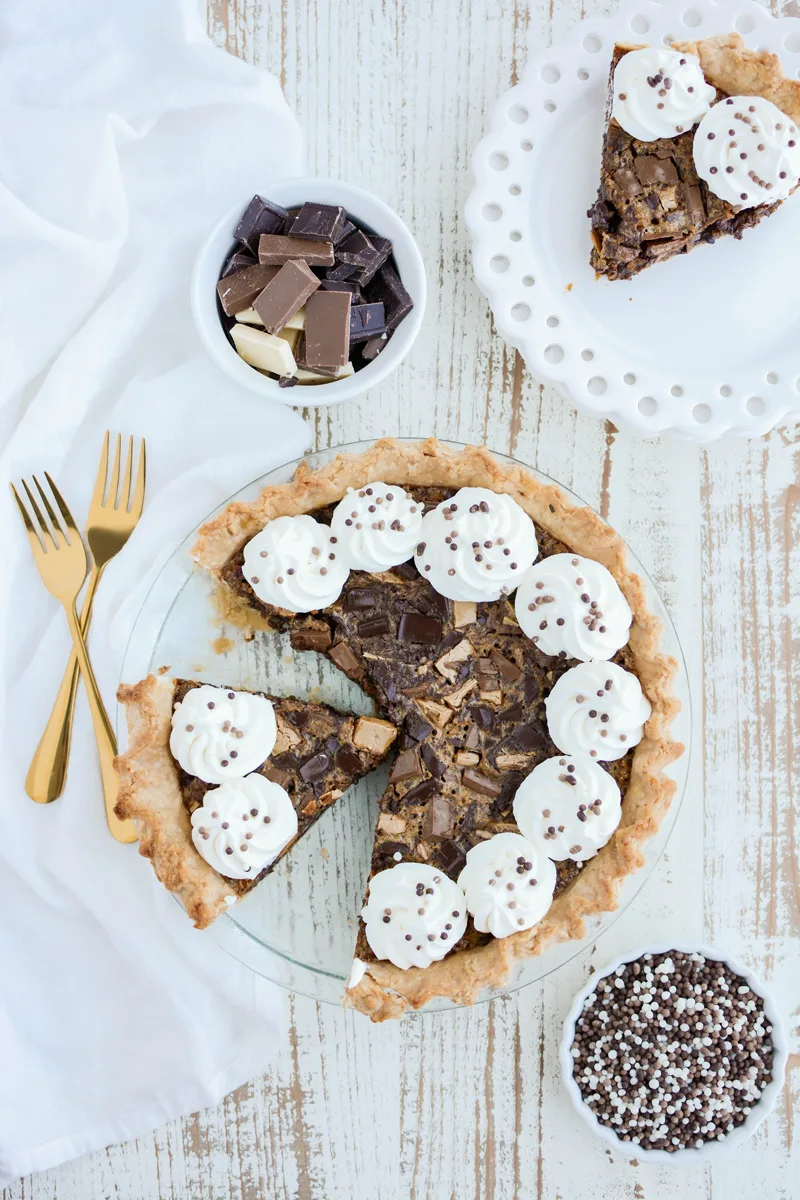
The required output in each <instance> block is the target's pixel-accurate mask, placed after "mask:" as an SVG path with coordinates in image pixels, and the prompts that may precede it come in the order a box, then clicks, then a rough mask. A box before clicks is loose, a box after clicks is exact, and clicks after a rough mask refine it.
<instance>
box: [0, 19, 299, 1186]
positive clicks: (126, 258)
mask: <svg viewBox="0 0 800 1200" xmlns="http://www.w3.org/2000/svg"><path fill="white" fill-rule="evenodd" d="M301 154H302V148H301V139H300V133H299V130H298V128H297V125H296V122H295V121H294V119H293V117H292V116H291V115H290V113H289V111H288V109H287V107H286V104H285V102H284V99H283V96H282V94H281V92H280V89H279V87H278V85H277V83H276V81H275V80H274V79H272V78H270V77H269V76H267V75H265V74H264V73H263V72H260V71H257V70H255V69H254V68H251V67H248V66H246V65H245V64H243V63H241V62H239V61H237V60H236V59H234V58H232V57H231V56H229V55H227V54H225V53H224V52H223V51H221V50H219V49H217V48H215V47H214V46H213V45H212V44H211V43H210V42H209V41H208V40H207V38H206V36H205V33H204V30H203V27H202V24H201V21H200V15H199V13H198V12H196V11H195V10H194V8H193V7H191V8H190V7H189V5H188V3H183V4H181V3H180V2H179V0H128V2H127V3H124V2H122V0H120V2H119V3H117V2H114V3H108V0H71V2H70V3H62V2H61V0H51V2H50V3H44V2H42V0H6V2H5V4H4V5H3V7H2V12H0V363H2V371H0V446H2V447H3V453H2V456H1V457H0V485H1V486H2V487H5V486H6V482H5V481H6V480H8V479H11V478H12V477H18V476H20V475H22V474H29V473H30V472H32V471H40V470H42V469H49V470H50V471H51V472H52V473H53V474H54V476H55V478H56V479H57V481H58V483H59V485H60V486H61V488H62V491H63V493H64V496H65V498H66V499H67V501H68V503H69V504H70V506H71V507H72V509H73V512H74V514H75V516H76V519H78V520H79V521H82V520H83V518H84V517H85V513H86V509H87V506H88V501H89V497H90V495H91V490H92V483H93V478H94V474H95V470H96V466H97V459H98V455H99V451H100V447H101V440H102V434H103V431H104V430H105V429H106V428H110V429H112V430H121V431H122V432H123V433H134V434H139V435H142V434H143V435H145V436H146V437H147V443H148V468H149V470H148V492H147V503H146V508H145V513H144V516H143V518H142V521H141V523H140V525H139V527H138V528H137V530H136V532H135V534H134V536H133V538H132V539H131V541H130V543H129V545H128V546H127V548H126V549H125V550H124V551H123V553H122V554H121V555H120V556H119V558H118V559H116V560H115V561H114V562H113V563H112V564H111V566H110V567H109V569H108V571H107V573H106V576H105V578H104V580H103V582H102V584H101V587H100V592H99V595H98V601H97V605H96V608H95V619H94V624H93V628H92V634H91V639H90V648H91V652H92V657H93V661H94V664H95V666H96V668H97V672H98V676H99V680H100V685H101V688H102V690H103V693H104V696H105V700H106V704H107V705H108V707H109V709H110V710H111V712H112V716H113V708H114V690H115V688H116V685H117V683H118V680H119V668H120V663H121V656H122V650H123V648H124V646H125V642H126V639H127V635H128V632H129V630H130V627H131V624H132V621H133V619H134V617H135V615H136V612H137V611H138V608H139V606H140V604H141V602H142V599H143V596H144V594H145V592H146V590H147V588H148V586H149V584H150V582H151V581H152V578H153V575H154V572H155V571H156V570H157V568H158V566H159V565H160V563H161V562H163V561H164V559H165V557H166V556H168V554H169V550H170V549H171V548H172V547H174V546H175V545H176V544H177V543H178V542H179V541H180V540H181V539H182V537H183V536H185V534H186V533H187V532H189V530H190V529H191V528H192V527H193V526H194V525H195V524H196V522H197V521H198V520H199V519H201V518H202V517H203V516H204V515H205V514H206V513H207V512H208V511H209V510H210V509H211V508H213V507H214V505H215V504H217V503H219V502H220V501H221V500H223V499H224V498H225V497H226V496H228V495H230V494H231V492H233V491H234V490H236V489H237V488H238V487H239V486H241V485H242V484H244V483H246V482H248V481H249V480H250V479H252V478H254V477H256V476H257V475H260V474H261V473H262V472H264V471H265V470H267V469H269V468H270V467H271V466H275V465H277V464H278V463H279V462H285V461H287V460H288V459H290V458H293V457H295V456H296V455H298V454H300V453H302V451H303V450H304V449H305V448H306V446H307V444H308V441H309V436H308V431H307V428H306V426H305V425H304V424H303V422H302V421H301V419H300V418H299V416H298V415H296V414H295V413H293V412H291V411H290V410H288V409H285V408H283V407H281V406H277V405H275V406H273V405H270V404H267V403H265V402H264V401H262V400H261V399H260V398H258V397H257V396H256V395H255V394H252V395H251V394H249V393H245V392H244V391H242V390H240V389H239V388H237V386H236V385H235V384H233V383H231V382H230V381H229V380H228V379H227V377H226V376H224V375H223V374H222V373H220V372H219V371H218V369H217V368H216V367H215V366H214V365H213V364H212V363H211V361H210V360H209V359H208V358H207V357H206V356H205V353H204V351H203V348H202V346H201V344H200V341H199V339H198V337H197V335H196V333H195V331H194V328H193V325H192V321H191V315H190V311H189V301H188V294H189V276H190V271H191V266H192V262H193V257H194V255H195V253H196V251H197V248H198V246H199V244H200V243H201V241H202V239H203V238H204V236H205V235H206V233H207V232H208V230H209V229H210V228H211V226H212V225H213V223H214V222H215V221H216V220H217V219H218V218H219V216H220V215H221V214H222V213H224V212H225V211H226V210H227V209H228V208H229V207H231V206H232V205H233V204H235V203H236V202H237V201H241V202H242V205H243V206H244V204H245V203H246V202H247V201H248V200H249V198H250V196H251V195H252V194H253V192H255V191H264V190H265V189H266V190H268V185H269V181H270V180H271V179H275V178H277V177H281V176H286V175H291V174H296V173H297V172H298V169H299V167H300V165H301ZM0 521H1V522H2V535H3V536H2V554H3V559H4V569H3V571H2V573H0V575H1V577H0V628H2V631H3V633H2V643H3V660H2V671H3V674H2V688H3V691H2V696H3V701H2V703H3V713H2V725H1V728H2V739H3V740H2V745H3V750H2V753H3V766H4V771H3V783H4V787H3V794H2V796H1V797H0V1001H1V1003H0V1185H2V1184H3V1183H5V1182H8V1181H9V1180H10V1179H13V1178H15V1177H16V1176H18V1175H21V1174H25V1173H27V1172H30V1171H37V1170H42V1169H44V1168H46V1167H49V1166H52V1165H54V1164H56V1163H58V1162H61V1161H63V1160H65V1159H67V1158H70V1157H72V1156H75V1155H78V1154H81V1153H83V1152H85V1151H88V1150H91V1149H93V1148H95V1147H99V1146H103V1145H105V1144H107V1143H109V1142H113V1141H119V1140H121V1139H125V1138H130V1137H133V1136H135V1135H137V1134H140V1133H143V1132H145V1131H147V1130H149V1129H151V1128H153V1127H154V1126H156V1125H158V1124H159V1123H161V1122H162V1121H165V1120H167V1119H168V1118H170V1117H173V1116H175V1115H177V1114H179V1113H183V1112H191V1111H193V1110H195V1109H197V1108H200V1107H202V1106H204V1105H207V1104H213V1103H216V1102H217V1101H218V1100H219V1099H220V1097H222V1096H223V1095H224V1094H225V1093H227V1092H228V1091H230V1090H231V1089H232V1088H234V1087H236V1086H238V1085H239V1084H241V1083H242V1082H244V1081H245V1080H247V1079H249V1078H251V1077H252V1076H253V1075H254V1074H256V1073H258V1072H260V1071H262V1070H263V1069H264V1067H265V1065H266V1064H267V1062H268V1061H269V1057H270V1054H271V1052H272V1050H273V1049H274V1047H275V1045H276V1042H277V1039H278V1036H279V1031H280V1026H281V1002H280V994H279V992H278V990H277V989H275V988H273V987H272V986H271V985H269V984H267V983H265V982H264V981H262V980H259V979H257V978H256V977H255V976H253V975H252V974H251V973H250V972H249V971H248V970H247V969H246V968H244V967H242V966H240V965H238V964H237V963H236V962H234V961H233V960H232V959H231V958H229V957H228V956H227V955H226V954H225V953H224V952H223V951H222V950H221V949H219V948H218V947H217V946H215V945H214V944H213V943H212V942H211V941H209V939H208V938H207V937H205V936H203V935H201V934H198V933H197V932H196V931H194V930H193V929H192V927H191V925H190V923H189V921H188V920H187V919H186V917H185V916H184V915H183V913H182V912H181V911H180V909H179V907H178V905H176V904H175V902H174V901H173V899H172V898H171V897H170V896H169V895H168V894H167V893H166V892H165V891H164V890H163V889H162V888H161V886H160V884H158V883H157V882H156V880H155V877H154V875H153V872H152V870H151V868H150V866H149V864H148V863H146V862H145V861H144V860H143V859H141V858H140V857H139V855H138V853H137V851H136V848H135V847H132V846H121V845H118V844H117V843H116V842H114V841H113V840H112V839H111V837H110V836H109V834H108V832H107V830H106V827H105V817H104V812H103V804H102V797H101V790H100V786H99V777H98V772H97V766H96V756H95V748H94V744H93V740H92V734H91V725H90V721H89V716H88V710H87V707H86V703H85V697H84V694H83V690H82V689H81V693H80V696H79V701H78V708H77V712H76V721H75V735H74V740H73V751H72V761H71V765H70V771H69V779H68V784H67V788H66V791H65V793H64V795H63V797H62V798H61V799H60V800H58V801H56V802H55V803H54V804H52V805H48V806H39V805H36V804H34V803H32V802H31V801H30V800H29V799H28V798H27V797H26V795H25V792H24V790H23V780H24V777H25V773H26V770H27V766H28V763H29V761H30V757H31V754H32V753H33V750H34V748H35V746H36V744H37V742H38V739H39V736H40V734H41V731H42V728H43V726H44V722H45V720H46V717H47V714H48V712H49V709H50V705H51V703H52V701H53V698H54V697H55V693H56V690H57V687H58V684H59V681H60V679H61V674H62V671H63V668H64V665H65V662H66V659H67V653H68V648H69V640H68V633H67V629H66V624H65V621H64V617H63V614H62V612H61V610H60V608H59V607H58V606H57V604H56V602H55V601H54V600H52V599H51V598H50V596H49V595H48V594H47V593H46V592H45V591H44V588H43V587H42V586H41V584H40V582H39V579H38V576H37V573H36V570H35V568H34V565H33V561H32V557H31V554H30V550H29V547H28V544H27V540H26V538H25V536H24V533H23V530H22V526H21V523H20V521H19V518H18V515H17V513H16V510H15V508H14V506H13V504H12V502H11V499H10V496H9V494H8V492H6V494H5V495H4V496H3V495H2V492H0Z"/></svg>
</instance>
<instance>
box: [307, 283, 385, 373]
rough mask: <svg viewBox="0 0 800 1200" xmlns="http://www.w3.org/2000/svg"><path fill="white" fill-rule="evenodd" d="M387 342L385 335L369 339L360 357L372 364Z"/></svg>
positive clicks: (362, 348)
mask: <svg viewBox="0 0 800 1200" xmlns="http://www.w3.org/2000/svg"><path fill="white" fill-rule="evenodd" d="M323 286H324V285H323ZM388 340H389V339H388V337H387V335H386V334H385V333H382V334H380V335H379V336H378V337H371V338H370V339H369V341H368V342H365V343H364V345H363V346H362V347H361V357H362V358H364V359H366V361H367V362H372V360H373V359H375V358H377V357H378V355H379V354H380V352H381V350H383V348H384V347H385V346H386V344H387V342H388Z"/></svg>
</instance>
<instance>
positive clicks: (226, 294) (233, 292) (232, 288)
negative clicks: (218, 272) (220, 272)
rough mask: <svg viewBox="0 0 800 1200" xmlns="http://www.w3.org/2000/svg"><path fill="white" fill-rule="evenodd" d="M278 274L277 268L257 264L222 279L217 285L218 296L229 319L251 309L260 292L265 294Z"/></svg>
mask: <svg viewBox="0 0 800 1200" xmlns="http://www.w3.org/2000/svg"><path fill="white" fill-rule="evenodd" d="M277 273H278V271H277V268H276V267H264V266H260V265H259V264H256V265H255V266H253V267H245V269H244V270H243V271H236V272H235V273H234V274H233V275H226V276H225V278H224V279H220V281H219V283H218V284H217V295H218V296H219V302H220V304H221V305H222V311H223V312H224V313H225V315H226V316H228V317H235V316H236V314H237V312H241V311H242V309H244V308H250V307H251V306H252V303H253V301H254V300H255V298H256V296H257V295H258V294H259V292H263V290H264V288H265V287H266V286H267V284H268V283H269V282H270V281H271V280H272V279H273V278H274V277H275V276H276V275H277Z"/></svg>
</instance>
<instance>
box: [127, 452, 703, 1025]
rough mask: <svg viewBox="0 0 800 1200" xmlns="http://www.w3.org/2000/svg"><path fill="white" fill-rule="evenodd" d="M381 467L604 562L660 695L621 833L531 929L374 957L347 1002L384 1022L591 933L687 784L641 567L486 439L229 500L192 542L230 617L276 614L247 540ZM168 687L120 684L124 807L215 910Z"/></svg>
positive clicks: (351, 461) (635, 760) (244, 622)
mask: <svg viewBox="0 0 800 1200" xmlns="http://www.w3.org/2000/svg"><path fill="white" fill-rule="evenodd" d="M376 480H382V481H384V482H386V483H396V484H399V485H402V486H410V487H414V486H417V487H448V488H452V489H457V488H460V487H468V486H471V487H486V488H489V489H490V490H492V491H496V492H505V493H507V494H508V495H510V496H512V497H513V498H514V500H516V501H517V503H518V504H520V505H521V507H522V508H523V509H524V510H525V511H526V512H527V513H528V514H529V516H531V517H532V518H533V519H534V521H535V522H536V523H537V524H538V525H540V526H541V527H543V528H544V529H545V530H546V531H548V532H549V533H551V534H552V535H553V536H554V537H555V538H557V539H559V540H560V541H561V542H563V543H564V544H565V545H566V546H568V547H569V548H570V549H571V550H573V551H574V552H575V553H577V554H581V555H585V556H586V557H588V558H592V559H595V560H596V561H598V562H600V563H602V564H603V565H604V566H606V567H607V568H608V569H609V571H610V572H611V573H612V575H613V576H614V577H615V579H616V581H617V583H618V584H619V586H620V588H621V589H622V591H623V593H624V595H625V597H626V599H627V601H628V604H629V605H630V607H631V611H632V613H633V618H634V620H633V625H632V627H631V635H630V642H629V647H630V651H631V653H632V656H633V661H634V664H635V668H636V673H637V675H638V677H639V680H640V682H641V685H642V688H643V690H644V692H645V695H646V696H647V698H648V700H649V701H650V704H651V705H652V714H651V716H650V718H649V720H648V722H647V724H646V726H645V733H644V737H643V738H642V741H641V742H640V743H639V745H638V746H637V747H636V748H635V750H634V752H633V756H632V765H631V776H630V783H629V786H628V788H627V791H626V793H625V797H624V804H623V810H622V820H621V823H620V826H619V827H618V829H617V831H616V832H615V834H614V836H613V837H612V839H611V841H610V842H609V843H608V844H607V845H606V846H605V847H603V849H602V850H601V851H600V852H599V853H598V854H597V855H596V857H595V858H593V859H591V860H590V861H589V862H587V863H586V864H585V865H584V867H583V869H582V871H581V872H580V874H579V875H578V876H577V878H575V879H574V880H573V881H572V882H571V883H570V884H569V885H568V886H567V887H566V888H565V890H564V891H563V892H561V893H560V894H559V895H557V896H556V898H555V900H554V901H553V903H552V905H551V907H550V909H549V911H548V913H547V915H546V916H545V917H544V919H543V920H542V921H540V922H539V924H538V925H536V926H534V927H533V928H532V929H529V930H525V931H523V932H520V933H516V934H512V935H511V936H510V937H508V938H505V939H497V940H495V939H493V940H491V941H489V942H488V943H486V944H484V945H480V946H475V947H471V948H469V949H466V950H456V951H453V952H451V953H450V954H449V955H448V956H447V957H446V958H444V959H443V960H441V961H440V962H434V963H432V964H431V965H430V966H428V967H426V968H425V969H421V968H411V969H410V970H407V971H403V970H400V969H399V968H397V967H395V966H394V965H393V964H392V963H389V962H380V961H371V962H369V963H368V964H367V970H366V973H365V974H364V976H363V978H362V979H361V980H360V981H359V982H358V983H357V984H356V986H354V987H352V988H350V989H349V990H348V991H347V992H346V995H345V1003H346V1004H347V1005H349V1006H351V1007H353V1008H356V1009H358V1010H359V1011H361V1012H364V1013H366V1014H368V1015H369V1016H370V1017H371V1019H372V1020H373V1021H382V1020H386V1019H387V1018H391V1017H398V1016H401V1015H402V1013H403V1012H404V1011H405V1010H406V1009H407V1008H408V1007H412V1008H415V1009H416V1008H421V1007H422V1006H423V1005H425V1004H426V1003H427V1002H428V1001H430V1000H431V999H433V998H434V997H447V998H449V999H450V1000H452V1001H454V1002H455V1003H457V1004H471V1003H472V1002H473V1001H474V1000H475V999H476V997H477V996H478V994H479V993H480V992H481V991H482V989H484V988H486V987H499V986H502V985H503V984H504V983H505V982H506V981H507V979H508V977H509V975H510V973H511V970H512V968H513V966H514V964H515V963H516V962H518V961H519V960H522V959H525V958H529V957H532V956H533V955H537V954H541V953H542V952H543V951H544V950H545V949H547V947H549V946H551V945H554V944H555V943H557V942H560V941H564V940H567V939H570V938H580V937H582V936H584V932H585V929H584V921H583V918H584V917H586V916H589V915H592V914H596V913H601V912H607V911H609V910H612V909H613V908H615V907H616V895H617V891H618V888H619V885H620V882H621V880H622V879H623V878H624V877H625V876H626V875H628V874H630V873H631V872H633V871H635V870H637V869H638V868H640V867H641V866H642V865H643V863H644V856H643V846H644V843H645V842H646V841H647V839H648V838H650V837H652V835H653V834H654V833H655V832H656V830H657V829H658V826H659V824H660V822H661V820H662V819H663V817H664V815H665V813H666V812H667V809H668V808H669V805H670V802H671V800H672V798H673V795H674V792H675V787H676V785H675V782H674V781H673V780H672V779H670V778H669V777H668V776H667V775H666V774H665V768H666V767H667V766H668V765H669V764H670V763H671V762H673V761H674V760H675V759H676V758H678V757H679V756H680V754H681V753H682V751H683V747H682V746H681V745H680V744H679V743H678V742H676V741H674V740H673V739H672V737H671V736H670V725H671V722H672V720H673V718H674V717H675V715H676V713H677V712H678V710H679V708H680V704H679V702H678V700H677V699H676V697H675V695H674V689H673V684H674V678H675V674H676V672H677V663H676V662H675V660H674V659H673V658H671V657H670V656H668V655H665V654H663V653H662V652H661V650H660V639H661V624H660V621H659V619H658V618H657V617H656V616H655V615H654V614H653V613H652V612H650V610H649V608H648V606H647V599H646V591H645V586H644V584H643V582H642V580H641V579H640V578H639V576H637V575H636V574H635V573H634V572H633V571H631V570H630V569H629V568H628V566H627V565H626V553H625V546H624V543H623V541H622V539H621V538H620V537H619V536H618V535H617V534H616V533H614V531H613V530H612V529H610V528H609V527H608V526H607V525H606V524H605V523H604V521H603V520H602V519H601V518H600V517H599V516H597V515H596V514H595V513H594V512H592V510H591V509H588V508H579V507H576V506H575V505H573V504H572V503H570V501H569V500H568V499H567V497H566V496H565V494H564V493H563V492H562V491H561V489H560V488H558V487H557V486H556V485H553V484H546V483H543V482H541V481H540V480H538V479H537V478H535V477H534V476H533V475H532V474H530V473H529V472H528V471H526V470H525V469H524V468H523V467H521V466H516V465H514V466H511V465H507V464H504V463H500V462H498V461H497V460H496V459H495V458H494V457H493V456H492V454H491V453H490V452H489V451H488V450H487V449H486V448H484V447H474V446H471V447H467V448H465V449H463V450H454V449H451V448H449V447H448V446H446V445H443V444H441V443H439V442H438V441H436V440H435V439H429V440H427V441H425V442H420V443H406V442H400V441H396V440H393V439H383V440H381V441H378V442H376V443H375V445H373V446H372V447H370V448H369V449H368V450H367V451H365V452H363V453H361V454H340V455H339V456H338V457H336V458H335V459H334V460H332V461H331V462H330V463H328V464H326V465H325V466H323V467H321V468H320V469H318V470H313V471H312V470H311V469H310V468H309V467H307V466H306V465H305V464H304V463H301V464H300V466H299V467H298V469H297V472H296V474H295V477H294V478H293V479H292V480H291V481H290V482H289V483H285V484H277V485H272V486H269V487H267V488H265V489H264V491H263V492H262V493H261V495H260V496H259V497H258V498H257V499H256V500H255V501H254V502H252V503H249V504H246V503H241V502H238V501H237V502H234V503H232V504H230V505H228V507H227V508H226V509H225V510H224V511H223V512H222V513H220V514H219V515H218V516H217V517H215V518H214V519H213V520H211V521H209V522H207V523H206V524H205V525H204V526H203V527H202V528H201V529H200V532H199V534H198V538H197V541H196V543H195V546H194V549H193V554H194V558H195V560H196V562H197V563H198V564H199V565H200V566H201V567H203V568H205V569H206V570H208V571H209V572H210V573H211V574H212V575H214V576H215V577H216V578H217V579H218V580H219V589H218V604H219V608H220V611H221V613H222V614H223V615H224V617H225V619H226V620H227V621H229V622H232V623H234V624H236V625H238V626H239V627H241V628H243V629H246V630H252V629H254V628H256V629H264V628H269V627H270V626H269V620H268V619H267V618H265V617H264V616H263V615H262V614H261V613H259V612H256V611H255V609H254V608H252V607H251V606H249V605H248V604H247V602H246V600H245V599H244V598H243V596H242V595H241V594H240V593H235V592H233V591H232V590H231V589H230V588H229V587H228V586H227V585H226V584H225V583H224V582H223V581H222V579H221V573H222V569H223V567H224V566H225V564H226V563H227V562H228V560H229V559H230V558H231V556H232V555H234V554H235V553H237V552H238V551H240V550H241V548H242V546H243V545H244V544H245V542H247V541H248V540H249V539H250V538H251V537H253V536H254V535H255V534H256V533H257V532H258V531H259V530H260V529H261V528H263V526H264V525H265V524H266V523H267V522H268V521H270V520H272V519H274V518H275V517H278V516H283V515H294V514H298V513H308V512H311V511H313V510H316V509H320V508H323V507H324V506H326V505H329V504H332V503H336V502H338V501H339V500H340V499H341V498H342V497H343V496H344V495H345V493H346V492H347V489H348V488H349V487H354V488H357V487H360V486H363V485H364V484H365V483H367V482H369V481H376ZM165 696H166V691H165V690H164V689H163V688H162V687H161V686H160V684H159V682H158V681H154V682H153V681H144V683H142V684H138V685H136V686H135V687H133V688H128V689H123V694H121V699H122V700H123V702H124V703H125V704H126V706H127V709H128V719H129V723H130V728H131V738H132V742H133V747H134V751H135V753H134V757H135V758H136V759H137V761H138V765H137V766H136V769H135V770H131V766H130V752H129V755H128V756H127V759H128V765H127V775H126V783H125V787H124V789H123V793H122V798H121V801H120V803H119V810H120V813H121V815H125V816H134V817H135V818H136V819H137V820H138V821H139V822H140V823H143V824H144V826H145V828H146V829H147V837H148V840H147V842H146V843H145V844H144V845H143V846H142V852H143V853H146V854H148V853H150V852H151V850H152V846H153V840H154V839H155V841H156V842H157V843H158V847H159V848H158V853H157V860H158V861H157V872H158V874H159V877H160V878H161V879H162V881H163V882H164V883H165V884H166V886H167V887H169V888H170V889H171V890H173V891H175V892H176V893H177V894H178V895H179V896H180V897H181V899H182V900H183V902H184V904H187V906H188V905H189V904H192V905H194V906H195V907H196V906H197V905H198V904H202V905H208V911H209V912H210V911H211V910H212V909H216V910H217V911H219V909H220V908H221V907H224V905H225V894H226V892H228V891H229V889H228V887H227V885H226V883H225V881H224V880H222V879H221V878H220V877H219V876H218V875H216V873H215V872H214V871H213V870H211V868H210V867H208V866H207V865H206V864H205V863H204V862H203V860H202V859H201V858H200V856H199V855H198V854H197V853H196V852H195V851H194V847H193V846H192V844H191V838H190V835H189V824H188V817H187V816H186V814H185V810H183V808H182V805H180V803H179V797H176V795H175V794H174V792H171V791H170V788H169V786H168V776H169V771H168V770H167V761H166V760H167V759H170V763H171V758H170V756H169V750H168V745H167V743H168V737H169V732H168V730H169V720H170V716H171V701H169V700H167V701H166V703H165V700H164V697H165ZM137 746H138V747H139V750H138V751H137V750H135V748H136V747H137ZM172 774H173V776H174V768H173V770H172ZM187 841H188V850H187ZM188 851H191V854H189V853H188ZM192 855H193V856H194V858H192Z"/></svg>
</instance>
